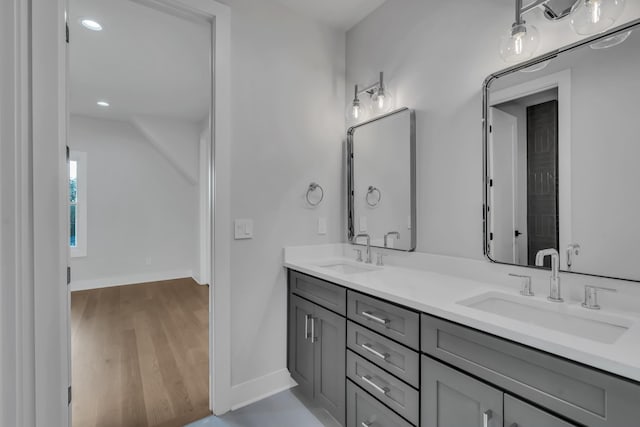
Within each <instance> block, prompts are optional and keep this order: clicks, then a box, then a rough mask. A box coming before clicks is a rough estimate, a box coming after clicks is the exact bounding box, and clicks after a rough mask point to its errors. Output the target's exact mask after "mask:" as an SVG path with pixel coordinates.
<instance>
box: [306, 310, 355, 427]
mask: <svg viewBox="0 0 640 427" xmlns="http://www.w3.org/2000/svg"><path fill="white" fill-rule="evenodd" d="M312 326H313V328H312V329H313V333H314V335H313V336H312V338H313V341H314V345H315V348H314V351H315V377H314V378H315V385H314V396H315V399H316V401H317V402H318V403H319V404H320V405H321V406H322V407H323V408H325V409H326V410H327V411H329V413H330V414H331V415H333V417H334V418H335V419H336V420H338V421H339V422H340V424H342V425H344V421H345V376H346V363H347V362H346V335H347V331H346V329H347V324H346V319H345V318H344V317H341V316H338V315H337V314H335V313H332V312H330V311H329V310H325V309H324V308H322V307H319V306H316V308H315V316H314V319H313V324H312Z"/></svg>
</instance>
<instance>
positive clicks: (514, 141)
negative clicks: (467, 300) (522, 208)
mask: <svg viewBox="0 0 640 427" xmlns="http://www.w3.org/2000/svg"><path fill="white" fill-rule="evenodd" d="M494 109H495V107H489V124H490V125H491V126H493V128H494V129H495V126H494V123H493V118H494V114H495V113H494ZM502 113H503V114H507V115H509V116H510V117H513V119H514V120H515V124H514V125H513V126H514V127H513V131H512V136H511V145H512V147H511V170H512V171H513V173H512V182H511V200H512V203H511V222H512V224H513V231H514V232H512V233H511V257H512V259H511V261H512V262H513V263H514V264H517V263H518V248H517V241H516V237H515V230H516V228H517V222H516V218H517V213H518V202H517V200H516V196H517V192H518V191H517V176H516V174H515V171H516V169H517V167H516V166H517V160H518V121H517V119H516V117H515V116H512V115H511V114H508V113H505V112H502ZM494 136H495V133H494V132H491V133H490V135H489V159H490V162H489V177H490V178H491V179H493V180H494V182H495V179H496V176H495V161H494V160H493V159H494V158H495V157H494V156H495V150H496V147H495V140H494ZM495 190H496V185H495V184H494V185H493V186H492V187H491V188H490V191H489V194H490V197H489V205H490V206H491V207H492V209H491V211H490V214H489V231H491V230H495V228H494V226H493V225H494V224H495V223H496V221H495V214H496V210H497V209H496V208H495ZM495 244H496V239H495V238H494V239H493V240H491V242H490V246H489V247H490V250H489V252H490V253H491V254H492V255H493V256H494V257H495ZM495 261H503V260H495Z"/></svg>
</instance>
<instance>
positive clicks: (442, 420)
mask: <svg viewBox="0 0 640 427" xmlns="http://www.w3.org/2000/svg"><path fill="white" fill-rule="evenodd" d="M352 248H353V247H352V246H351V245H335V246H326V247H315V248H311V247H308V248H288V249H287V250H286V251H285V267H286V268H287V269H288V281H289V326H288V327H289V334H288V342H289V344H288V346H289V348H288V366H289V370H290V372H291V375H292V377H293V379H294V380H295V381H296V382H297V383H298V385H299V387H300V389H301V391H302V392H303V394H305V395H306V396H308V397H309V398H311V399H313V400H314V401H315V402H316V403H317V404H318V405H320V406H322V407H323V408H325V409H326V410H327V411H329V413H331V414H332V415H333V417H334V418H335V419H336V420H337V421H338V422H339V423H341V424H342V425H345V426H347V427H383V426H384V427H410V426H423V427H445V426H446V427H454V426H457V427H466V426H469V427H471V426H482V427H489V426H492V427H497V426H508V427H515V426H518V427H556V426H557V427H560V426H562V427H568V426H594V427H605V426H606V427H613V426H615V427H632V426H635V425H638V423H639V422H640V357H639V356H640V317H636V315H634V314H627V313H624V312H617V311H615V310H611V309H608V308H603V309H602V310H592V309H588V308H585V307H583V306H582V304H581V303H579V302H563V303H561V304H558V303H554V302H550V301H548V300H547V295H539V296H537V295H536V296H524V295H522V292H521V291H522V289H519V288H518V286H516V285H513V286H502V285H491V284H489V283H485V282H482V281H479V280H478V281H476V280H472V279H469V278H465V277H463V276H462V275H458V274H456V273H449V274H447V273H446V272H443V271H439V272H434V271H429V270H427V269H420V268H418V267H417V266H416V267H417V268H412V267H410V266H407V263H410V261H408V259H410V258H412V257H415V258H417V259H416V263H420V261H421V260H420V258H421V257H422V258H429V257H431V256H428V255H423V254H409V255H407V254H403V255H402V256H399V257H398V258H399V259H400V260H401V261H402V262H403V263H404V264H405V265H404V266H402V267H401V266H396V265H393V264H394V263H393V262H388V264H389V263H390V264H391V265H385V266H383V267H379V266H376V265H375V264H366V263H364V262H356V261H355V260H354V259H353V258H350V257H348V256H349V252H352ZM388 258H389V259H390V260H393V259H394V258H395V257H393V256H389V257H388ZM436 258H437V257H436ZM443 258H444V257H443ZM469 262H470V263H474V262H475V261H469ZM478 263H479V261H478ZM515 283H517V282H515Z"/></svg>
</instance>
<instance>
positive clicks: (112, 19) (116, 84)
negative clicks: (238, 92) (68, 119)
mask: <svg viewBox="0 0 640 427" xmlns="http://www.w3.org/2000/svg"><path fill="white" fill-rule="evenodd" d="M275 1H277V2H279V3H281V4H283V5H284V6H286V7H288V8H290V9H292V10H294V11H296V12H297V13H299V14H301V15H304V16H307V17H309V18H312V19H314V20H317V21H319V22H322V23H325V24H327V25H330V26H332V27H335V28H337V29H340V30H343V31H346V30H348V29H350V28H351V27H353V26H354V25H355V24H357V23H358V22H360V21H361V20H362V19H363V18H365V17H366V16H367V15H369V14H370V13H371V12H372V11H373V10H375V9H376V8H378V7H379V6H380V5H382V4H383V3H384V2H385V0H275ZM143 2H144V0H70V2H69V27H70V35H71V43H70V45H69V76H70V111H71V113H72V114H83V115H89V116H95V117H102V118H111V119H120V120H127V119H130V118H132V117H133V116H136V115H141V114H145V115H154V116H161V117H170V118H177V119H187V120H190V121H194V122H195V121H200V120H202V119H204V118H205V117H206V115H207V112H208V110H209V102H210V90H209V87H210V82H209V76H210V74H209V53H210V27H209V25H208V24H206V23H203V22H195V21H192V20H188V19H186V18H181V17H177V16H174V15H171V14H169V13H166V12H164V11H161V10H157V9H154V8H152V7H149V6H147V5H145V4H143ZM224 2H225V3H227V4H230V5H231V7H233V0H225V1H224ZM83 18H90V19H93V20H95V21H98V22H99V23H100V24H101V25H102V27H103V30H102V31H98V32H95V31H90V30H87V29H86V28H84V27H83V26H82V25H81V24H80V21H81V19H83ZM101 100H104V101H107V102H109V104H110V106H109V107H106V108H105V107H100V106H98V105H97V104H96V102H97V101H101Z"/></svg>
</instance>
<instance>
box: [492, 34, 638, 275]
mask: <svg viewBox="0 0 640 427" xmlns="http://www.w3.org/2000/svg"><path fill="white" fill-rule="evenodd" d="M636 25H637V23H636ZM632 29H633V31H631V32H630V30H632ZM629 32H630V34H629ZM617 35H622V36H623V37H616V36H617ZM611 40H614V41H616V43H617V44H616V43H612V42H611ZM620 40H622V41H620ZM603 46H608V48H603ZM547 62H548V63H547V65H546V66H544V67H535V66H531V64H525V65H523V66H522V69H519V68H516V69H513V70H511V71H509V72H507V73H504V74H498V77H494V78H493V79H490V80H489V83H488V86H487V89H486V93H485V95H486V96H485V98H486V99H485V102H486V104H485V109H486V120H487V124H488V126H486V131H487V133H486V135H485V138H486V144H485V159H486V164H485V172H486V184H487V187H486V190H485V194H486V211H485V215H486V222H487V226H486V232H487V234H486V236H485V242H486V247H485V251H486V253H487V255H488V257H489V258H490V259H491V260H493V261H496V262H501V263H507V264H516V265H522V266H534V265H535V257H536V253H537V252H538V251H540V250H543V249H550V248H554V249H556V250H557V251H558V252H559V253H560V257H561V268H562V269H563V270H565V271H572V272H577V273H583V274H591V275H597V276H606V277H614V278H621V279H627V280H636V281H640V267H639V266H638V260H639V259H640V244H639V242H640V221H638V218H640V192H638V183H640V168H639V167H638V166H637V162H638V158H640V143H638V136H639V135H640V120H638V112H639V107H638V99H640V79H638V77H637V76H638V75H640V29H637V28H636V27H635V26H633V24H632V25H629V26H625V27H621V28H620V29H618V30H614V31H612V32H611V33H608V34H605V35H602V36H600V37H598V38H597V39H593V40H590V41H589V42H588V43H585V44H582V45H579V46H574V47H570V48H567V49H561V50H560V52H559V53H558V55H557V56H556V57H554V58H552V59H551V60H549V61H547ZM548 263H549V261H548V260H547V267H548Z"/></svg>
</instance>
